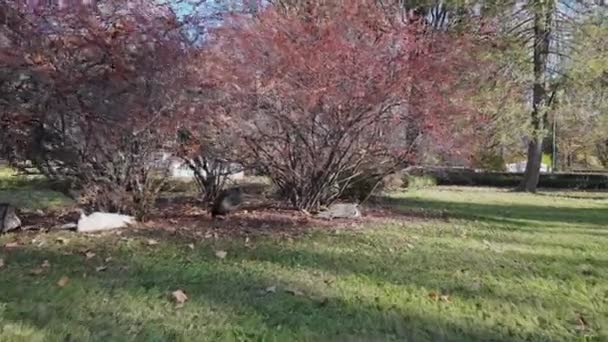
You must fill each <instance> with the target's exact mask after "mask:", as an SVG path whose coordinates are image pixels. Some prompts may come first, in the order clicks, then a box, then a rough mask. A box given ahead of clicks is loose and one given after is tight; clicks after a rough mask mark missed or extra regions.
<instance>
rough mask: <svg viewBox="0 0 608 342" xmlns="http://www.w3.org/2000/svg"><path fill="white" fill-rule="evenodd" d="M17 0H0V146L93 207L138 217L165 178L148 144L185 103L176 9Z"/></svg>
mask: <svg viewBox="0 0 608 342" xmlns="http://www.w3.org/2000/svg"><path fill="white" fill-rule="evenodd" d="M19 3H20V2H15V3H13V2H2V3H0V11H1V12H2V14H3V15H0V17H3V18H5V20H6V25H4V26H3V27H2V31H1V32H0V34H1V37H0V38H2V39H0V43H1V44H3V45H4V46H3V49H2V54H0V81H1V83H0V87H1V90H0V93H1V95H0V113H1V114H0V115H1V116H0V124H1V125H2V127H1V128H0V130H1V131H2V133H1V135H0V139H1V141H0V145H2V147H3V152H4V154H5V155H7V156H8V157H9V158H10V159H11V161H12V162H13V164H14V165H16V166H18V167H28V166H33V167H35V168H37V169H38V170H40V171H41V172H42V173H43V174H44V175H46V176H47V177H49V178H52V179H62V180H67V181H69V182H71V183H73V184H75V186H76V187H77V188H79V189H82V190H84V192H81V194H82V195H83V199H86V204H89V205H90V207H91V209H102V210H107V211H123V212H132V213H135V214H137V215H138V216H140V217H143V216H144V215H145V214H146V212H147V211H148V209H149V207H150V205H151V202H152V201H153V199H154V197H155V195H156V194H157V193H158V191H159V190H160V187H161V185H162V184H159V183H158V182H157V181H158V180H159V179H162V178H163V177H162V175H161V174H156V175H154V174H153V171H154V170H153V163H151V162H150V161H151V159H152V156H153V153H154V152H155V151H158V150H159V149H162V148H164V147H166V146H165V145H166V144H167V143H170V142H171V141H174V140H175V133H176V126H177V125H176V121H177V120H176V116H177V115H180V113H183V112H184V107H185V106H187V103H188V101H187V100H186V97H187V96H186V90H187V89H186V87H187V85H188V83H187V78H186V77H185V75H186V73H185V72H184V68H185V65H186V64H187V63H186V61H187V58H188V51H187V50H186V45H185V44H186V42H185V40H184V39H183V36H182V35H181V33H180V31H179V25H178V24H177V21H176V18H175V16H174V15H173V13H172V12H171V11H170V10H169V9H168V8H167V7H164V6H160V5H157V4H156V3H155V2H154V1H146V0H138V1H129V2H124V1H104V2H99V3H98V4H95V2H92V5H89V6H76V7H66V8H61V7H59V8H57V7H45V6H36V7H27V6H20V5H19ZM89 3H91V2H89ZM30 164H31V165H30Z"/></svg>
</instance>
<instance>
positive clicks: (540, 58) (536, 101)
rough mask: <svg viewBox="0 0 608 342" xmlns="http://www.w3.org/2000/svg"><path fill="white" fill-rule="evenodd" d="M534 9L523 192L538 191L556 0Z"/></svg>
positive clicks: (538, 2)
mask: <svg viewBox="0 0 608 342" xmlns="http://www.w3.org/2000/svg"><path fill="white" fill-rule="evenodd" d="M533 1H534V2H535V4H534V5H535V6H533V7H534V88H533V90H532V91H533V93H532V138H531V140H530V142H529V143H528V161H527V163H526V171H525V172H524V178H523V180H522V182H521V184H520V185H519V188H518V189H519V190H520V191H526V192H535V191H536V188H537V186H538V179H539V176H540V166H541V162H542V148H543V143H542V142H543V138H544V135H545V134H546V133H545V132H544V124H545V122H546V120H547V107H548V105H549V103H548V101H547V100H548V98H547V95H548V91H547V62H548V61H547V57H548V56H549V45H550V43H551V25H552V21H553V11H554V5H555V4H554V2H555V0H533Z"/></svg>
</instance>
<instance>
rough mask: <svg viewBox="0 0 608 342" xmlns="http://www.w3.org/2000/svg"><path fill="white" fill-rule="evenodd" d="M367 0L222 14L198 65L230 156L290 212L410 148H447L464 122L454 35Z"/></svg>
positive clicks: (322, 200) (459, 42)
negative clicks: (271, 186)
mask: <svg viewBox="0 0 608 342" xmlns="http://www.w3.org/2000/svg"><path fill="white" fill-rule="evenodd" d="M417 19H419V18H415V17H409V18H407V20H404V18H402V17H401V16H392V15H390V14H389V13H387V11H384V10H383V9H381V8H379V7H378V6H376V5H375V3H374V1H371V0H351V1H332V2H312V3H311V4H310V5H307V6H306V7H305V8H303V9H301V10H300V11H297V13H296V12H290V11H280V10H275V8H273V7H269V8H267V9H265V10H263V11H262V12H260V13H259V14H258V16H257V17H255V18H250V17H238V16H237V17H232V18H229V20H227V23H226V24H225V25H224V26H223V27H222V28H220V29H218V30H216V31H215V32H214V33H215V34H214V35H213V38H212V39H211V40H210V41H209V42H208V46H207V50H206V52H205V53H204V56H202V57H201V59H200V60H201V61H203V63H201V66H200V68H199V70H200V71H201V75H202V81H201V82H202V84H203V87H204V89H212V90H213V91H214V92H216V94H219V95H217V96H216V97H214V99H213V101H208V102H206V103H205V110H204V111H201V112H204V113H210V114H211V115H210V116H211V117H212V118H213V120H214V127H218V128H220V129H222V130H223V131H222V133H221V135H222V136H224V137H232V138H230V141H235V143H236V144H237V145H236V148H234V151H235V153H237V154H238V156H239V158H240V159H241V160H242V161H244V162H246V163H247V164H248V165H252V166H255V167H257V168H260V169H262V170H264V171H265V172H266V173H267V174H268V175H269V176H270V177H271V178H272V180H273V181H274V183H275V184H276V185H277V186H278V187H279V189H280V190H281V192H282V194H283V195H284V196H285V197H286V198H287V199H288V200H289V201H290V202H291V203H292V204H293V205H294V206H295V207H297V208H301V209H316V208H318V207H319V206H321V205H324V204H328V203H331V202H332V201H334V200H336V199H337V198H339V197H340V195H341V194H342V193H343V192H344V191H345V189H347V188H348V187H350V186H352V185H353V182H356V181H358V180H362V179H369V178H370V177H372V178H374V177H375V178H376V179H378V180H380V179H381V178H382V176H383V175H385V174H388V173H390V172H393V171H394V170H395V169H397V168H399V167H402V166H405V165H408V164H410V163H412V162H414V161H415V160H416V159H417V158H418V157H419V156H420V152H421V151H420V150H419V149H418V146H419V145H418V142H419V141H421V138H422V137H426V139H427V140H428V139H432V140H433V141H435V142H436V144H437V146H452V145H451V143H450V142H449V140H450V127H453V125H454V124H455V123H457V122H464V121H460V120H453V118H458V117H462V116H464V115H470V112H469V111H468V109H467V108H466V106H465V101H463V99H464V98H465V97H464V95H465V94H466V89H465V88H463V87H461V83H463V82H461V81H462V80H463V76H464V75H465V74H466V72H468V70H469V68H470V66H471V65H472V60H471V56H470V55H469V54H468V51H470V50H471V49H470V45H469V44H470V43H469V42H468V40H467V39H466V37H465V36H464V35H462V34H461V35H459V36H450V35H448V34H447V33H437V32H435V33H431V32H427V31H426V30H425V27H424V25H422V24H421V21H420V20H417Z"/></svg>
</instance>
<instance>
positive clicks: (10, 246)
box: [4, 242, 19, 248]
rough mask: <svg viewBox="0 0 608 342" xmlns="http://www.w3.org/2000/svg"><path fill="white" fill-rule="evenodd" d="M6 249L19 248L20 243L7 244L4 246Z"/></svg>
mask: <svg viewBox="0 0 608 342" xmlns="http://www.w3.org/2000/svg"><path fill="white" fill-rule="evenodd" d="M4 247H6V248H15V247H19V242H7V243H5V244H4Z"/></svg>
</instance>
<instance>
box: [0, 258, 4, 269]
mask: <svg viewBox="0 0 608 342" xmlns="http://www.w3.org/2000/svg"><path fill="white" fill-rule="evenodd" d="M2 267H4V259H2V258H0V268H2Z"/></svg>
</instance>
